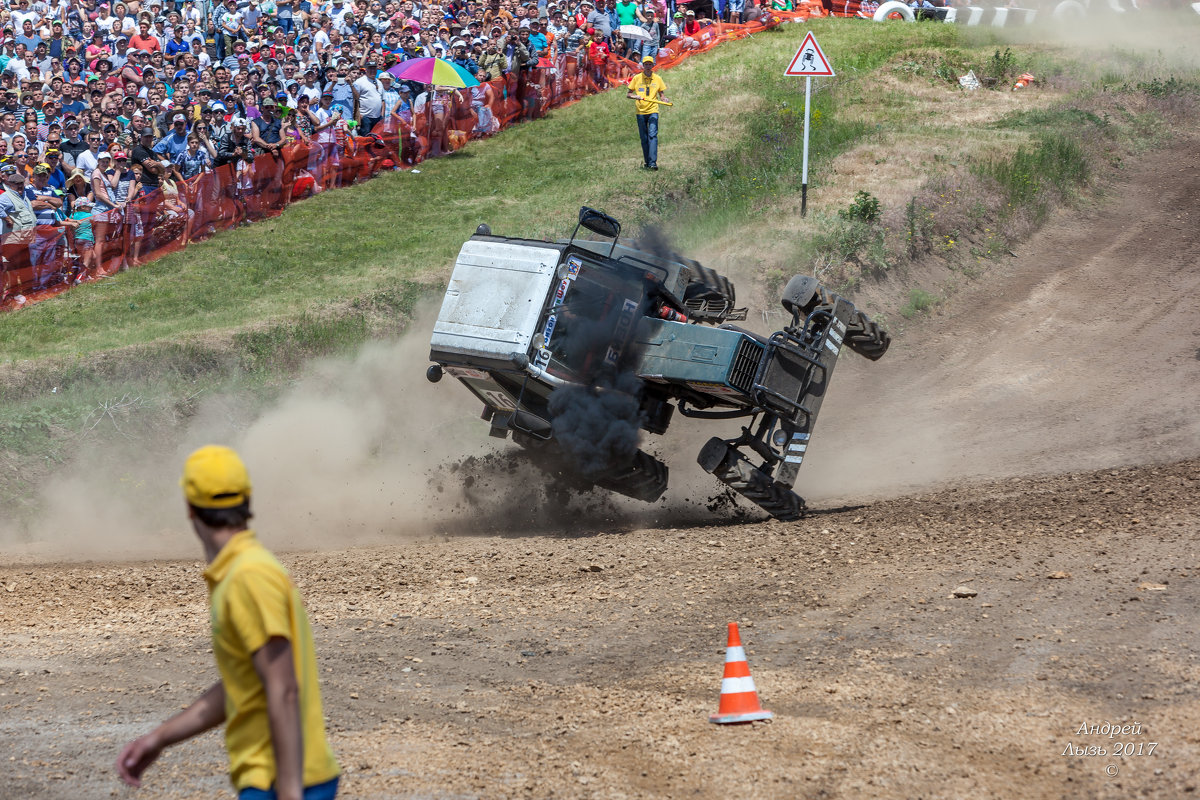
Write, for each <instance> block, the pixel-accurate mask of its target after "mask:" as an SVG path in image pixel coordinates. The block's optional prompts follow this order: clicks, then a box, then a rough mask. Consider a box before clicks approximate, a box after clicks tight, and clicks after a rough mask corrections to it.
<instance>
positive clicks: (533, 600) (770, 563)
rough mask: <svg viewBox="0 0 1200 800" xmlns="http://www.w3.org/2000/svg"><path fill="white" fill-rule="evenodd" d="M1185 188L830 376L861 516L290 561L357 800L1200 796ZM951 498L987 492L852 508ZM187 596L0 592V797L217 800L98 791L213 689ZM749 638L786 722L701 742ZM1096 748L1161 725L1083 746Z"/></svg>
mask: <svg viewBox="0 0 1200 800" xmlns="http://www.w3.org/2000/svg"><path fill="white" fill-rule="evenodd" d="M1197 167H1200V142H1197V141H1191V142H1186V143H1183V144H1181V145H1178V146H1176V147H1175V148H1173V149H1172V150H1170V151H1168V152H1163V153H1158V154H1154V155H1151V156H1148V157H1147V158H1146V159H1144V160H1143V163H1141V164H1139V165H1136V166H1135V167H1131V168H1130V169H1129V170H1128V171H1127V173H1126V179H1127V183H1125V184H1122V186H1120V187H1118V188H1117V190H1116V191H1114V192H1113V193H1112V196H1111V198H1110V200H1109V202H1108V203H1107V204H1106V205H1105V206H1104V207H1102V208H1101V209H1099V210H1098V211H1097V212H1095V213H1094V214H1093V215H1092V216H1091V218H1089V219H1087V220H1084V221H1082V222H1080V221H1079V220H1078V219H1074V220H1072V219H1067V218H1064V219H1062V220H1060V221H1057V222H1055V223H1053V224H1052V225H1051V226H1049V228H1048V229H1046V230H1045V231H1044V232H1043V233H1042V234H1041V235H1040V236H1038V237H1037V239H1035V240H1034V241H1033V242H1031V243H1030V244H1029V245H1028V246H1026V247H1025V248H1022V249H1021V250H1020V251H1019V252H1018V253H1017V258H1014V259H1011V260H1010V261H1006V262H1005V263H1004V264H1001V265H1000V268H999V269H998V270H997V271H996V272H995V273H994V274H992V275H990V276H989V277H987V278H985V279H982V280H980V281H978V282H977V283H976V284H974V285H973V286H971V287H969V288H968V289H967V290H966V291H964V292H963V293H961V294H960V295H959V296H958V297H957V298H956V299H955V301H954V303H953V304H952V306H951V308H950V310H949V311H948V312H947V313H946V314H945V315H943V316H939V317H936V318H934V319H932V320H930V321H928V322H927V323H925V324H923V325H922V326H919V328H918V329H917V330H913V331H910V332H909V334H908V335H907V336H906V337H905V339H904V340H902V341H901V342H900V343H899V346H898V347H897V348H896V351H895V352H894V353H891V354H889V356H888V357H887V358H886V359H884V360H883V361H881V362H880V363H879V364H877V365H862V366H855V367H850V368H845V369H843V368H842V367H839V373H838V377H837V380H835V382H834V392H837V393H841V396H840V397H839V402H836V403H835V402H833V401H832V400H831V402H830V403H829V404H828V405H827V408H828V412H827V415H826V416H824V417H823V418H822V423H821V426H822V427H821V430H820V432H819V433H820V435H821V436H824V437H825V438H826V440H827V441H829V442H834V441H836V442H838V446H837V447H836V448H834V447H833V446H832V445H831V446H827V447H826V448H824V449H823V450H818V449H817V448H816V447H814V454H813V459H812V460H811V461H810V462H809V463H808V464H806V465H805V472H807V473H808V474H802V479H803V480H805V481H806V482H808V483H810V484H811V483H813V482H814V478H816V477H817V476H819V475H821V474H824V475H830V476H834V478H836V482H835V481H834V480H832V479H831V480H830V481H828V482H827V483H826V484H825V485H823V486H822V485H819V484H820V481H816V483H817V484H818V485H817V486H816V487H815V489H814V491H815V494H816V495H817V496H824V497H827V498H829V497H835V496H836V497H840V498H842V499H841V500H838V501H837V502H836V503H835V502H833V501H828V500H827V501H826V502H825V503H824V507H823V508H822V509H819V510H818V513H816V514H814V515H812V516H811V517H809V518H808V519H806V520H804V521H802V522H800V523H795V524H782V523H777V522H758V523H749V524H729V525H726V526H723V527H703V526H699V525H696V524H688V525H684V524H683V520H684V519H685V518H681V521H677V522H675V523H673V524H674V525H675V527H661V528H655V529H645V530H619V531H617V530H613V527H612V526H610V525H607V524H605V523H604V522H595V523H589V522H587V521H583V522H581V523H580V524H579V525H578V527H577V528H576V529H574V530H573V531H571V532H570V533H569V534H562V535H553V534H544V533H540V534H536V535H530V534H526V533H523V532H522V531H513V532H512V533H511V534H510V535H507V536H503V537H495V536H478V537H469V536H457V537H451V538H442V537H439V538H436V539H426V540H422V541H419V542H409V543H404V544H397V545H393V546H387V547H376V548H364V549H358V550H343V551H337V552H324V553H307V554H293V555H290V556H288V557H287V558H286V561H287V563H288V564H289V566H290V568H291V569H292V570H293V573H294V575H295V576H296V579H297V582H298V583H299V584H300V586H301V589H302V591H303V592H304V594H305V596H306V599H307V602H308V605H309V609H310V613H311V614H312V616H313V618H314V622H315V625H316V628H317V636H318V648H319V651H320V654H321V658H322V663H323V667H324V668H325V670H326V674H325V684H324V686H325V701H326V711H327V713H328V715H329V718H330V724H331V729H332V731H333V734H332V738H333V743H334V746H335V749H336V750H337V751H338V753H339V755H340V757H341V760H342V763H343V765H344V767H345V768H346V773H347V774H346V778H345V783H344V795H343V796H345V797H369V798H376V797H397V798H415V797H422V798H423V797H434V798H474V797H480V798H492V797H556V798H592V797H595V798H619V797H629V798H634V797H647V798H679V797H711V798H718V797H720V798H724V797H729V796H743V795H744V796H755V797H780V798H790V797H856V798H857V797H895V798H913V797H946V798H951V797H968V796H977V797H1021V798H1037V797H1112V798H1118V797H1120V798H1124V797H1135V796H1153V797H1172V798H1173V797H1183V796H1188V795H1189V794H1192V793H1195V792H1196V791H1197V787H1198V786H1200V734H1198V733H1197V731H1200V703H1198V702H1197V700H1196V697H1197V683H1198V682H1200V664H1197V662H1196V659H1197V649H1196V648H1197V640H1196V636H1195V630H1196V629H1197V627H1198V623H1200V619H1198V612H1197V609H1198V608H1200V588H1198V587H1197V583H1196V581H1195V580H1194V578H1193V577H1192V576H1193V575H1194V574H1195V573H1196V572H1197V571H1200V551H1198V548H1197V540H1198V538H1200V460H1197V457H1198V456H1200V427H1198V425H1200V423H1198V421H1197V420H1198V419H1200V416H1198V415H1197V413H1196V412H1197V410H1198V408H1197V406H1198V405H1200V404H1198V403H1197V400H1196V391H1195V387H1196V386H1198V385H1200V304H1198V303H1197V302H1196V301H1195V298H1196V296H1197V290H1198V289H1200V285H1198V284H1200V273H1198V272H1197V270H1196V264H1197V263H1200V237H1197V235H1196V233H1195V229H1196V224H1197V219H1196V209H1197V208H1200V169H1198V168H1197ZM918 345H919V346H918ZM845 363H846V364H850V363H852V361H851V360H850V359H847V360H846V362H845ZM871 397H873V398H875V400H873V401H872V404H870V405H869V406H868V404H864V403H854V402H850V401H851V400H854V399H858V398H871ZM871 420H884V421H886V422H887V426H884V425H875V424H873V423H872V422H871ZM1139 464H1141V465H1143V466H1136V465H1139ZM1114 465H1134V466H1120V467H1115V466H1114ZM1146 465H1148V466H1146ZM1082 469H1087V470H1092V471H1090V472H1080V471H1079V470H1082ZM1049 473H1057V474H1055V475H1053V476H1051V477H1046V475H1047V474H1049ZM1021 475H1025V476H1033V477H1003V478H999V479H996V478H993V479H991V480H990V482H989V481H988V480H984V479H983V478H979V477H976V476H1021ZM898 476H899V477H898ZM1039 476H1040V477H1039ZM949 477H956V478H971V479H972V480H971V481H970V482H968V481H965V480H963V481H960V482H958V483H956V484H955V485H953V486H952V487H950V488H945V487H944V486H943V488H938V489H936V490H933V491H932V492H930V491H929V490H925V491H926V493H924V494H916V495H910V496H906V497H899V498H895V499H889V500H877V501H873V502H868V501H862V500H857V501H855V500H848V499H845V498H846V497H849V496H852V492H851V491H850V489H848V488H847V487H853V486H856V485H863V486H864V491H887V492H894V491H896V490H898V489H900V488H902V487H903V486H904V485H906V484H908V485H915V486H919V485H926V486H927V485H928V482H929V481H937V480H945V479H946V478H949ZM856 478H857V479H858V480H859V481H860V484H855V483H854V481H855V479H856ZM837 503H842V504H843V505H837ZM692 516H695V515H692ZM263 527H264V538H266V539H267V540H268V542H276V543H278V542H281V541H282V537H280V536H279V535H278V534H275V535H274V536H273V535H272V534H271V532H270V530H269V528H270V520H263ZM181 535H185V534H182V533H181ZM200 570H201V565H200V564H199V562H158V563H142V564H132V565H131V564H123V565H103V564H88V565H74V566H25V567H15V568H7V569H3V570H0V640H2V641H3V642H4V650H3V655H2V656H0V681H3V682H2V683H0V711H2V712H3V714H2V716H0V786H3V787H4V792H3V795H4V796H6V797H10V796H11V797H31V798H33V797H37V798H40V797H54V798H57V797H63V798H66V797H71V798H93V797H109V796H115V797H123V796H138V797H146V798H156V797H171V798H182V797H189V798H190V797H213V796H221V792H222V791H223V790H224V788H225V786H226V781H225V778H224V777H223V768H224V764H223V753H222V750H221V745H220V741H219V738H218V737H217V736H216V735H212V734H210V735H208V736H206V737H204V738H203V739H201V740H199V741H197V742H194V743H191V744H189V745H186V746H184V747H181V748H178V749H177V750H175V751H172V752H171V753H169V754H168V755H167V756H166V757H165V758H164V760H163V762H162V763H160V764H159V765H158V766H156V767H155V768H154V769H153V770H152V771H151V772H150V773H149V775H148V788H146V789H143V790H141V791H140V792H137V793H136V794H135V793H133V792H132V791H129V790H125V789H123V788H119V786H118V784H117V782H116V780H115V778H114V777H113V775H112V773H111V771H110V769H109V767H110V764H111V761H112V759H113V758H114V757H115V754H116V751H117V749H118V748H119V746H120V744H121V743H122V742H123V741H125V740H126V739H128V738H131V737H132V736H134V735H137V734H138V733H140V732H142V731H144V730H146V729H147V728H148V727H149V726H150V725H151V724H152V723H153V721H155V720H157V719H159V718H161V717H162V716H163V715H165V714H168V713H170V712H172V711H173V710H174V709H176V708H178V707H179V706H180V705H181V704H183V703H185V702H186V701H187V700H188V699H190V697H191V696H192V695H194V694H195V693H196V692H198V691H199V690H200V689H201V688H202V687H203V686H205V685H206V684H207V682H209V681H210V680H211V679H212V676H213V669H212V667H211V663H210V659H211V656H210V655H209V654H208V653H207V641H206V632H205V619H206V614H205V610H204V604H203V603H204V597H203V592H204V589H203V582H202V580H201V577H200ZM962 585H965V586H967V587H969V588H970V589H972V590H974V591H975V592H976V593H977V595H976V596H974V597H966V598H955V597H953V596H952V594H953V592H954V589H955V588H956V587H959V586H962ZM731 619H737V620H740V621H742V623H743V639H744V640H745V643H746V645H747V651H748V653H749V658H750V663H751V667H752V669H753V671H754V676H755V679H756V682H757V684H758V687H759V690H760V694H761V696H762V699H763V701H764V704H765V705H766V706H767V707H768V708H770V709H772V710H773V711H775V712H776V714H777V718H776V720H775V721H774V722H773V723H771V724H757V725H755V726H753V727H733V728H719V727H717V726H713V725H710V724H709V723H708V722H707V721H706V714H708V713H710V712H712V711H714V710H715V707H716V700H717V691H718V687H719V681H720V674H721V662H722V652H723V645H724V623H725V622H726V621H727V620H731ZM1109 722H1117V723H1121V724H1134V723H1140V724H1141V731H1142V732H1141V734H1140V735H1133V736H1118V737H1117V738H1115V739H1114V738H1109V737H1107V736H1101V735H1095V736H1089V735H1084V734H1077V731H1078V730H1079V728H1080V726H1081V725H1085V724H1086V725H1093V724H1094V725H1101V724H1104V723H1109ZM1118 741H1121V742H1123V743H1124V742H1133V743H1134V744H1135V745H1137V744H1141V745H1142V748H1141V750H1142V752H1143V753H1145V752H1146V750H1147V749H1149V744H1150V743H1151V742H1154V743H1157V744H1156V747H1155V748H1154V752H1153V754H1152V755H1141V756H1137V755H1134V756H1132V757H1117V756H1112V755H1111V752H1112V750H1113V749H1114V743H1115V742H1118ZM1074 745H1079V746H1081V747H1087V746H1089V745H1092V746H1099V747H1104V748H1105V749H1106V750H1108V751H1109V753H1110V755H1105V756H1090V757H1070V756H1064V755H1063V753H1064V751H1065V750H1067V748H1068V747H1069V746H1074ZM1135 752H1136V748H1135ZM3 756H7V758H4V757H3ZM1110 765H1111V768H1109V770H1108V771H1109V772H1113V771H1114V770H1115V772H1116V774H1115V775H1108V774H1106V771H1105V770H1106V768H1108V767H1110Z"/></svg>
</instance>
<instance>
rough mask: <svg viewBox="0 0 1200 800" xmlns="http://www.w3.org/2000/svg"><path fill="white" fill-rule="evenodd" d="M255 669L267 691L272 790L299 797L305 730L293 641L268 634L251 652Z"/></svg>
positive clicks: (282, 798)
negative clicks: (272, 751)
mask: <svg viewBox="0 0 1200 800" xmlns="http://www.w3.org/2000/svg"><path fill="white" fill-rule="evenodd" d="M254 669H255V671H256V672H258V678H259V680H261V681H262V684H263V689H264V690H265V691H266V693H267V718H268V720H269V721H270V725H271V744H272V745H273V746H274V748H275V793H276V795H277V796H278V798H279V800H301V796H302V795H303V793H304V729H303V727H302V726H301V721H300V687H299V685H297V683H296V666H295V661H294V660H293V658H292V643H291V642H289V641H288V640H287V639H284V638H282V637H279V636H273V637H271V638H270V639H269V640H268V641H267V643H266V644H264V645H263V646H262V647H260V648H259V649H258V650H256V651H255V652H254Z"/></svg>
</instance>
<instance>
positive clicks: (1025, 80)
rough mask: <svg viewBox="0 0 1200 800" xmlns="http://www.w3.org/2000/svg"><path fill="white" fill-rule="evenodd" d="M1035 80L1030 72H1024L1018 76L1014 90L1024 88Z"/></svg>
mask: <svg viewBox="0 0 1200 800" xmlns="http://www.w3.org/2000/svg"><path fill="white" fill-rule="evenodd" d="M1033 81H1034V77H1033V76H1032V75H1030V74H1029V73H1028V72H1026V73H1023V74H1022V75H1021V76H1020V77H1018V78H1017V82H1016V83H1014V84H1013V88H1012V90H1013V91H1014V92H1015V91H1016V90H1017V89H1024V88H1025V87H1026V86H1028V85H1029V84H1031V83H1033Z"/></svg>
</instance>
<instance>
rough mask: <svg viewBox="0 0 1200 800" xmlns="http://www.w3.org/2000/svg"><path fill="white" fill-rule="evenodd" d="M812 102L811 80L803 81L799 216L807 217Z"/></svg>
mask: <svg viewBox="0 0 1200 800" xmlns="http://www.w3.org/2000/svg"><path fill="white" fill-rule="evenodd" d="M811 102H812V78H805V79H804V164H803V167H802V172H801V174H800V216H802V217H806V216H808V109H809V104H810V103H811Z"/></svg>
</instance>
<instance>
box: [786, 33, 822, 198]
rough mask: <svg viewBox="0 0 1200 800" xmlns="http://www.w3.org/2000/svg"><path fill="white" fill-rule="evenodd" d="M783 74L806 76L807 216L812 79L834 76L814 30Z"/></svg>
mask: <svg viewBox="0 0 1200 800" xmlns="http://www.w3.org/2000/svg"><path fill="white" fill-rule="evenodd" d="M783 74H784V75H790V76H794V77H797V78H804V161H803V164H802V167H801V173H800V216H802V217H805V216H808V127H809V124H810V122H811V120H810V116H811V112H812V79H813V78H832V77H833V76H834V72H833V67H832V66H830V64H829V59H828V58H826V57H825V53H824V52H823V51H822V50H821V45H819V44H817V40H816V38H815V37H814V36H813V35H812V31H809V32H808V34H807V35H806V36H805V37H804V41H803V42H801V43H800V49H799V50H797V51H796V55H794V56H792V61H791V63H790V64H788V68H787V69H785V70H784V71H783Z"/></svg>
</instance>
